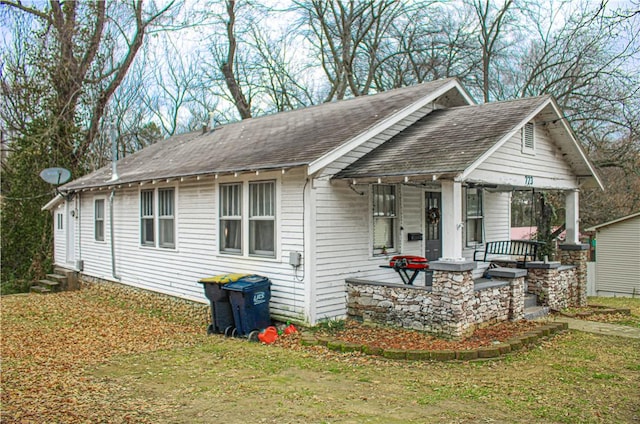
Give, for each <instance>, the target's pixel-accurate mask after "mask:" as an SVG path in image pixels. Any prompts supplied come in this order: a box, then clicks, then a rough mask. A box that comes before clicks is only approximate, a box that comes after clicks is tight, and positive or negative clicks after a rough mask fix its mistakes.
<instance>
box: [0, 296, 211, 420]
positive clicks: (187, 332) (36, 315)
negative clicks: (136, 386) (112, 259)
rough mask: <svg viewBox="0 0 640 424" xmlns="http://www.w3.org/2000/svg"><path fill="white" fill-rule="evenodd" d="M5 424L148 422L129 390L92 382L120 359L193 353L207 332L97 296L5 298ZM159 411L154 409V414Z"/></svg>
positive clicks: (3, 331) (102, 382) (2, 348)
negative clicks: (179, 350) (94, 370)
mask: <svg viewBox="0 0 640 424" xmlns="http://www.w3.org/2000/svg"><path fill="white" fill-rule="evenodd" d="M1 305H2V346H1V351H0V352H1V355H2V360H3V367H2V368H3V378H2V422H3V423H5V422H6V423H9V422H20V423H32V422H33V423H41V422H65V423H75V422H145V421H146V420H147V418H145V417H147V415H148V414H146V413H145V409H146V408H144V407H141V405H139V402H136V403H135V404H133V403H132V401H131V400H130V399H128V394H127V393H126V391H124V390H123V389H122V388H120V387H117V386H113V385H109V384H106V383H105V382H104V381H99V380H91V379H88V378H86V377H84V370H85V369H86V368H87V367H91V366H95V365H96V364H99V363H104V362H107V361H108V360H109V359H110V358H112V357H114V356H117V355H124V354H134V353H144V352H149V351H155V350H160V349H170V348H175V347H180V346H189V345H192V344H194V343H195V342H197V341H198V340H201V339H202V338H203V337H205V336H203V330H202V328H200V327H199V326H195V325H191V326H190V325H186V324H177V323H171V322H167V321H164V320H162V319H159V318H154V317H148V316H145V315H144V314H141V313H139V312H136V311H135V310H133V309H122V308H119V307H117V306H114V305H110V304H108V303H106V302H103V301H100V300H99V296H97V295H96V293H95V292H94V291H93V290H91V289H88V290H83V291H80V292H66V293H59V294H55V295H47V296H41V295H29V296H3V297H2V299H1ZM150 407H152V406H150Z"/></svg>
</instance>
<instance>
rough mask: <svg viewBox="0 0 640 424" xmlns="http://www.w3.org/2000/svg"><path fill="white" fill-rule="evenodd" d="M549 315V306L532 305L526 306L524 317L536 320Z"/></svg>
mask: <svg viewBox="0 0 640 424" xmlns="http://www.w3.org/2000/svg"><path fill="white" fill-rule="evenodd" d="M547 315H549V308H548V307H546V306H531V307H528V308H524V319H526V320H534V319H538V318H543V317H546V316H547Z"/></svg>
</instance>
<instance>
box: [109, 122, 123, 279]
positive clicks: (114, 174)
mask: <svg viewBox="0 0 640 424" xmlns="http://www.w3.org/2000/svg"><path fill="white" fill-rule="evenodd" d="M117 163H118V143H117V139H116V129H115V125H114V124H113V123H111V181H116V180H117V179H118V167H117ZM114 197H116V189H115V187H114V188H113V189H111V195H110V196H109V236H110V237H109V238H110V239H111V275H112V276H113V278H115V279H116V280H120V276H118V275H117V274H116V244H115V240H114V238H113V233H114V231H113V198H114Z"/></svg>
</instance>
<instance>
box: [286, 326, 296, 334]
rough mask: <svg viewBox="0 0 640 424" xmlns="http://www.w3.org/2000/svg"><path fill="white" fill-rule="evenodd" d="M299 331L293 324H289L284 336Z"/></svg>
mask: <svg viewBox="0 0 640 424" xmlns="http://www.w3.org/2000/svg"><path fill="white" fill-rule="evenodd" d="M297 332H298V329H297V328H296V327H294V326H293V324H289V325H288V326H287V327H286V328H285V329H284V334H293V333H297Z"/></svg>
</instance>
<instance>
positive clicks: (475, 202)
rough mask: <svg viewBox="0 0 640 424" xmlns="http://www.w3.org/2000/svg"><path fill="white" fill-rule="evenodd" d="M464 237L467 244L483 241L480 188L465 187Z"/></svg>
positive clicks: (471, 244) (476, 243)
mask: <svg viewBox="0 0 640 424" xmlns="http://www.w3.org/2000/svg"><path fill="white" fill-rule="evenodd" d="M465 200H466V202H465V203H466V225H465V228H466V239H467V246H475V245H478V244H482V243H483V242H484V237H483V232H484V231H483V218H484V216H483V215H484V214H483V206H482V189H479V188H475V187H474V188H466V196H465Z"/></svg>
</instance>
